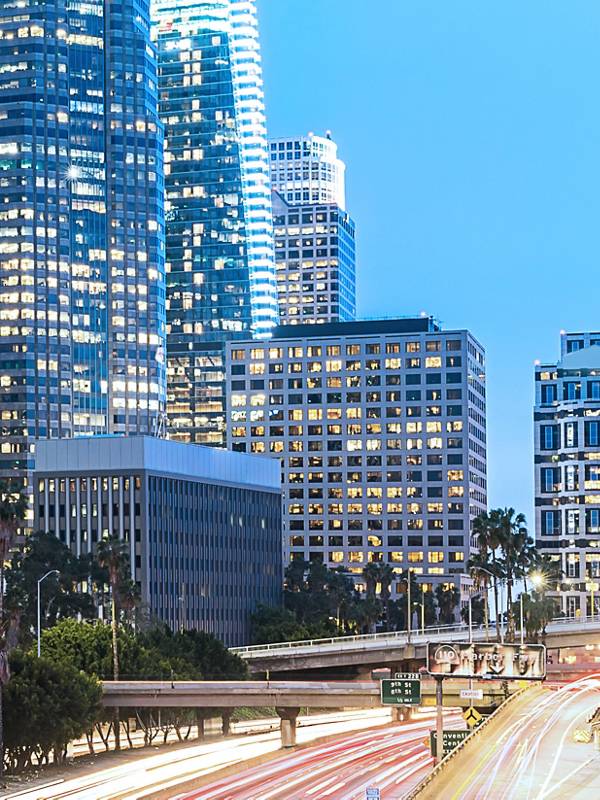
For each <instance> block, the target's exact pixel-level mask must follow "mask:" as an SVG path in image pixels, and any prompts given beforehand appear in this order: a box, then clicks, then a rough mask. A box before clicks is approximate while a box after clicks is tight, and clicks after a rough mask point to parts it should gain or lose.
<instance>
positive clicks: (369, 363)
mask: <svg viewBox="0 0 600 800" xmlns="http://www.w3.org/2000/svg"><path fill="white" fill-rule="evenodd" d="M227 377H228V384H229V387H230V391H229V404H228V443H229V446H230V447H231V448H232V449H233V450H238V451H242V452H246V453H260V454H267V455H271V456H272V457H274V458H278V459H280V460H281V465H282V486H283V502H284V512H283V519H284V562H286V563H287V562H289V561H290V560H292V559H305V560H307V561H314V560H322V561H323V562H324V563H325V564H326V565H327V566H329V567H345V568H347V569H349V570H350V572H351V573H352V574H353V575H354V576H355V580H356V583H357V585H358V586H359V587H360V588H364V587H363V583H362V577H361V576H362V570H363V568H364V566H365V565H366V564H367V563H369V562H370V561H377V562H384V563H388V564H390V565H391V566H392V567H393V568H394V570H395V571H396V572H397V573H398V575H400V574H401V573H402V572H403V571H406V570H407V569H411V570H413V571H414V573H415V574H416V575H417V576H418V577H419V580H420V581H421V582H424V583H429V584H434V583H435V584H437V583H454V584H455V585H457V586H458V585H460V583H461V575H462V574H464V573H465V572H466V571H467V561H468V559H469V556H470V554H471V552H472V550H473V548H474V547H475V543H474V541H473V539H472V537H471V521H472V520H473V518H474V517H476V516H477V515H478V514H480V513H481V512H482V511H485V510H486V404H485V356H484V351H483V348H482V347H481V345H480V344H479V343H478V342H477V341H476V340H475V339H474V337H473V336H472V335H471V334H470V333H469V332H468V331H442V330H440V328H439V327H438V326H437V325H436V324H435V323H434V321H433V320H432V319H431V318H427V317H425V318H423V317H420V318H414V319H408V318H407V319H398V320H383V321H355V322H349V323H337V324H333V323H332V324H327V325H306V326H283V327H281V328H278V329H277V331H276V332H275V335H274V337H273V339H272V340H271V341H270V342H269V343H267V344H265V343H260V342H250V341H247V342H236V343H232V344H231V345H230V346H229V347H228V359H227ZM400 583H401V582H400V581H398V582H395V583H394V584H393V592H394V595H396V594H397V592H398V591H400V588H401V587H400Z"/></svg>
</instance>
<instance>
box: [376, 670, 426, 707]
mask: <svg viewBox="0 0 600 800" xmlns="http://www.w3.org/2000/svg"><path fill="white" fill-rule="evenodd" d="M381 702H382V704H383V705H384V706H418V705H421V678H420V676H419V675H418V674H414V673H408V674H406V675H402V674H399V675H397V676H396V677H394V678H384V679H383V680H382V681H381Z"/></svg>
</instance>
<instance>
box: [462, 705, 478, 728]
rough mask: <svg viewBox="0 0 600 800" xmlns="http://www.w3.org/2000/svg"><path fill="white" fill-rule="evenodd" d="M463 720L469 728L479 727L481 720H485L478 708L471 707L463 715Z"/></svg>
mask: <svg viewBox="0 0 600 800" xmlns="http://www.w3.org/2000/svg"><path fill="white" fill-rule="evenodd" d="M463 719H464V721H465V722H466V723H467V725H468V726H469V728H474V727H475V726H476V725H479V723H480V722H481V720H482V719H483V718H482V716H481V714H480V713H479V711H477V709H476V708H473V706H471V707H470V708H467V710H466V711H465V712H464V713H463Z"/></svg>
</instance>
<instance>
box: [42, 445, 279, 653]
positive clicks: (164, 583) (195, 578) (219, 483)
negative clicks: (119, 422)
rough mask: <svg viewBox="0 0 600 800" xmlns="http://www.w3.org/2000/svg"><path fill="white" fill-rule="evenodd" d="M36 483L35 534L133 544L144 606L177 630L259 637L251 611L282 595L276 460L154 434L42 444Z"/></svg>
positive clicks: (73, 543)
mask: <svg viewBox="0 0 600 800" xmlns="http://www.w3.org/2000/svg"><path fill="white" fill-rule="evenodd" d="M33 482H34V496H35V497H34V510H35V525H34V527H35V530H40V531H45V532H46V533H53V534H54V535H56V536H57V537H58V538H60V540H61V541H62V542H63V543H64V544H66V545H67V546H68V547H70V548H71V549H72V551H73V552H74V553H76V554H77V555H83V554H85V553H90V554H91V553H93V552H94V549H95V546H96V544H97V543H98V542H99V541H100V540H101V539H102V538H104V537H106V536H111V535H112V536H118V537H119V539H121V540H122V541H124V542H127V543H128V545H129V556H130V558H129V561H130V567H131V578H132V580H134V581H135V582H136V583H137V584H138V586H139V588H140V596H141V601H142V603H143V604H144V606H145V607H146V609H147V611H149V612H150V614H151V616H152V617H154V618H157V619H159V620H162V621H163V622H165V623H167V624H168V625H169V626H170V627H171V628H172V629H173V630H177V629H178V628H195V629H198V630H204V631H206V632H208V633H213V634H215V636H218V637H219V638H220V639H222V640H223V641H224V642H225V644H227V645H229V646H231V645H239V644H248V642H249V639H250V614H251V613H252V612H253V611H255V610H256V608H257V606H258V605H259V604H261V605H266V606H276V605H279V603H280V601H281V582H282V563H281V555H282V553H281V486H280V481H279V465H278V464H277V462H276V461H273V460H272V459H269V458H260V457H258V458H257V457H253V456H246V455H243V454H241V453H229V452H226V451H224V450H215V449H214V448H207V447H198V446H194V445H186V444H180V443H179V442H170V441H165V440H164V439H157V438H156V437H147V436H135V437H129V436H127V437H126V436H102V437H92V438H87V439H85V440H84V439H69V440H62V441H56V440H55V441H41V442H39V443H38V448H37V453H36V469H35V473H34V481H33ZM109 613H110V612H109Z"/></svg>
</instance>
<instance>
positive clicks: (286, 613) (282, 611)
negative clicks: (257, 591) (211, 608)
mask: <svg viewBox="0 0 600 800" xmlns="http://www.w3.org/2000/svg"><path fill="white" fill-rule="evenodd" d="M251 624H252V642H253V643H254V644H272V643H274V642H297V641H302V640H304V639H326V638H329V637H330V636H336V635H337V633H338V631H337V628H336V626H335V623H333V622H332V621H331V620H329V619H327V620H323V621H322V622H316V623H309V622H301V621H300V620H299V619H298V618H297V616H296V614H295V612H294V611H292V610H290V609H288V608H268V607H266V606H259V607H258V608H257V610H256V611H255V612H254V614H252V617H251Z"/></svg>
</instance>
